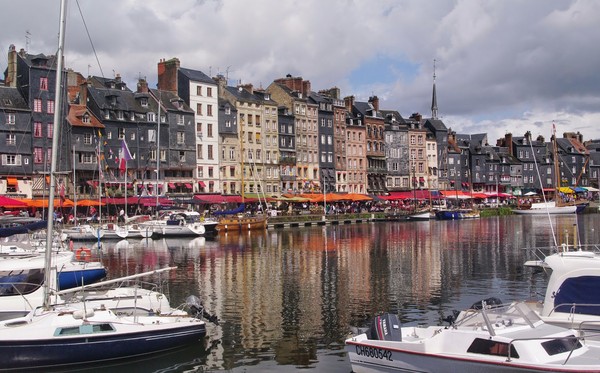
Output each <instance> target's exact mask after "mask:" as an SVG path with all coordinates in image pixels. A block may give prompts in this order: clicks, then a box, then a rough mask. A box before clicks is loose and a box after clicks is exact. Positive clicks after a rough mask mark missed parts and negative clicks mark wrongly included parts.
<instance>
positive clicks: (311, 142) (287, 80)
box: [266, 74, 321, 193]
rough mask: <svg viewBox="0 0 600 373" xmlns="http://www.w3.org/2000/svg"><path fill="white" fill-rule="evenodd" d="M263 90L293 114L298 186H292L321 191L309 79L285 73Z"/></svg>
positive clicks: (306, 190)
mask: <svg viewBox="0 0 600 373" xmlns="http://www.w3.org/2000/svg"><path fill="white" fill-rule="evenodd" d="M266 91H267V92H269V93H270V94H271V97H272V98H273V100H275V101H276V102H278V103H279V105H280V106H284V107H286V108H287V109H288V110H289V112H290V113H291V114H292V115H293V116H294V123H295V127H294V129H295V134H296V169H297V172H296V178H297V186H296V187H295V188H294V189H296V190H298V191H300V192H307V193H310V192H317V191H320V190H321V185H320V182H319V174H320V172H319V145H318V144H319V141H318V129H317V117H318V113H317V106H316V105H312V104H311V105H309V103H308V102H307V98H308V95H309V94H310V92H311V85H310V81H308V80H304V79H302V77H293V76H291V75H289V74H288V75H287V76H286V77H284V78H280V79H275V80H274V81H273V82H272V83H271V84H270V85H269V86H268V87H267V89H266Z"/></svg>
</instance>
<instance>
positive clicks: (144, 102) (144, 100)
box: [140, 97, 148, 107]
mask: <svg viewBox="0 0 600 373" xmlns="http://www.w3.org/2000/svg"><path fill="white" fill-rule="evenodd" d="M140 105H142V106H143V107H148V97H142V98H141V99H140Z"/></svg>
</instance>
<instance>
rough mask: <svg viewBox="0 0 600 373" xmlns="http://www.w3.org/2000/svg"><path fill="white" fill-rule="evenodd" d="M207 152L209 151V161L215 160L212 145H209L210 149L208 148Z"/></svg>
mask: <svg viewBox="0 0 600 373" xmlns="http://www.w3.org/2000/svg"><path fill="white" fill-rule="evenodd" d="M206 150H207V151H208V154H207V156H208V159H213V146H212V145H208V147H207V149H206Z"/></svg>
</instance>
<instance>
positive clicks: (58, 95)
mask: <svg viewBox="0 0 600 373" xmlns="http://www.w3.org/2000/svg"><path fill="white" fill-rule="evenodd" d="M66 3H67V0H61V2H60V22H59V31H58V50H57V53H56V85H55V91H54V94H55V102H56V105H55V109H54V126H53V128H52V158H51V159H50V191H49V195H48V225H47V228H46V252H45V257H44V258H45V262H46V264H45V268H44V304H43V306H44V308H48V306H49V305H50V286H51V284H50V281H51V278H52V276H51V275H50V268H51V260H52V242H53V234H52V233H53V230H54V229H53V228H54V192H55V189H56V158H57V154H58V146H59V141H58V140H59V139H58V137H59V135H60V129H61V127H62V101H63V97H62V76H63V74H62V72H63V54H64V46H65V25H66V7H67V4H66Z"/></svg>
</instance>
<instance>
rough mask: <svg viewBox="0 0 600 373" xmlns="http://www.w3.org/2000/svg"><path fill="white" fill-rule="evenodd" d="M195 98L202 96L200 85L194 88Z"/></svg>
mask: <svg viewBox="0 0 600 373" xmlns="http://www.w3.org/2000/svg"><path fill="white" fill-rule="evenodd" d="M196 96H202V86H201V85H199V86H197V87H196Z"/></svg>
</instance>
